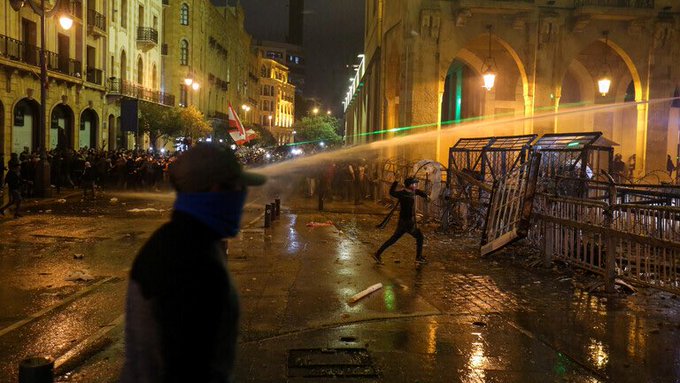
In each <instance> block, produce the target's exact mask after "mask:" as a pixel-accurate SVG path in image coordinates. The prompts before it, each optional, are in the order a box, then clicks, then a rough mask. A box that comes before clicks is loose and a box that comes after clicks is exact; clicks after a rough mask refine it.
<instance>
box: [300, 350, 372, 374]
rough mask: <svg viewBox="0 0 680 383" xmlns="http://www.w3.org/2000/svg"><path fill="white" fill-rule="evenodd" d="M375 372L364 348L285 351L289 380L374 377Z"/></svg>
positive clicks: (369, 356)
mask: <svg viewBox="0 0 680 383" xmlns="http://www.w3.org/2000/svg"><path fill="white" fill-rule="evenodd" d="M377 376H378V370H377V369H376V368H375V366H373V360H372V359H371V355H370V354H369V353H368V350H366V349H365V348H311V349H296V350H289V351H288V377H291V378H374V377H377Z"/></svg>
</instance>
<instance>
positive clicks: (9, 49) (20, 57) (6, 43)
mask: <svg viewBox="0 0 680 383" xmlns="http://www.w3.org/2000/svg"><path fill="white" fill-rule="evenodd" d="M45 56H46V59H47V69H48V70H51V71H54V72H59V73H62V74H65V75H67V76H71V77H76V78H81V76H82V71H83V67H82V63H81V62H80V61H77V60H74V59H71V58H69V57H68V56H63V55H59V54H58V53H55V52H51V51H45ZM0 57H2V58H5V59H8V60H12V61H16V62H20V63H24V64H28V65H33V66H40V48H38V47H36V46H35V45H31V44H26V43H24V42H23V41H19V40H16V39H13V38H11V37H8V36H4V35H0Z"/></svg>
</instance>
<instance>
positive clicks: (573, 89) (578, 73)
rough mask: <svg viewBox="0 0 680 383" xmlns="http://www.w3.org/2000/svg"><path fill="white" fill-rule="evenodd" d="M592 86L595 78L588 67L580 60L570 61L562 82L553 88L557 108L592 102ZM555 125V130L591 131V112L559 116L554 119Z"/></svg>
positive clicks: (593, 99) (593, 94)
mask: <svg viewBox="0 0 680 383" xmlns="http://www.w3.org/2000/svg"><path fill="white" fill-rule="evenodd" d="M565 85H566V86H565ZM594 86H595V79H594V78H593V76H592V75H591V73H590V72H589V71H588V69H587V68H586V67H585V66H584V65H583V64H582V63H581V62H580V61H578V60H574V61H572V62H571V63H570V65H569V67H568V68H567V70H566V71H565V74H564V77H563V79H562V83H561V84H560V85H559V86H558V87H557V89H556V90H555V93H556V94H555V97H557V98H558V108H560V109H562V108H570V107H579V106H583V105H584V104H585V105H589V104H592V103H594V102H595V93H594V88H593V87H594ZM555 125H556V126H555V129H556V131H559V132H564V133H566V132H583V131H592V130H593V114H592V113H576V114H568V115H566V116H560V117H559V118H558V119H556V121H555Z"/></svg>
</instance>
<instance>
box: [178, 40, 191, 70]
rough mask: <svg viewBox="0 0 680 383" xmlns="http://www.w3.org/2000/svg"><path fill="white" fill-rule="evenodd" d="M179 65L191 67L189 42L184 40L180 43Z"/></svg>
mask: <svg viewBox="0 0 680 383" xmlns="http://www.w3.org/2000/svg"><path fill="white" fill-rule="evenodd" d="M179 63H180V65H189V42H188V41H186V40H182V41H180V43H179Z"/></svg>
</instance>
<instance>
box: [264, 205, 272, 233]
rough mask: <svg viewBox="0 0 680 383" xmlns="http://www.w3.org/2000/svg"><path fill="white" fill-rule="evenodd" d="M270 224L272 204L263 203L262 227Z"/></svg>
mask: <svg viewBox="0 0 680 383" xmlns="http://www.w3.org/2000/svg"><path fill="white" fill-rule="evenodd" d="M271 226H272V206H271V205H270V204H266V205H264V227H265V228H268V227H271Z"/></svg>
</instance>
